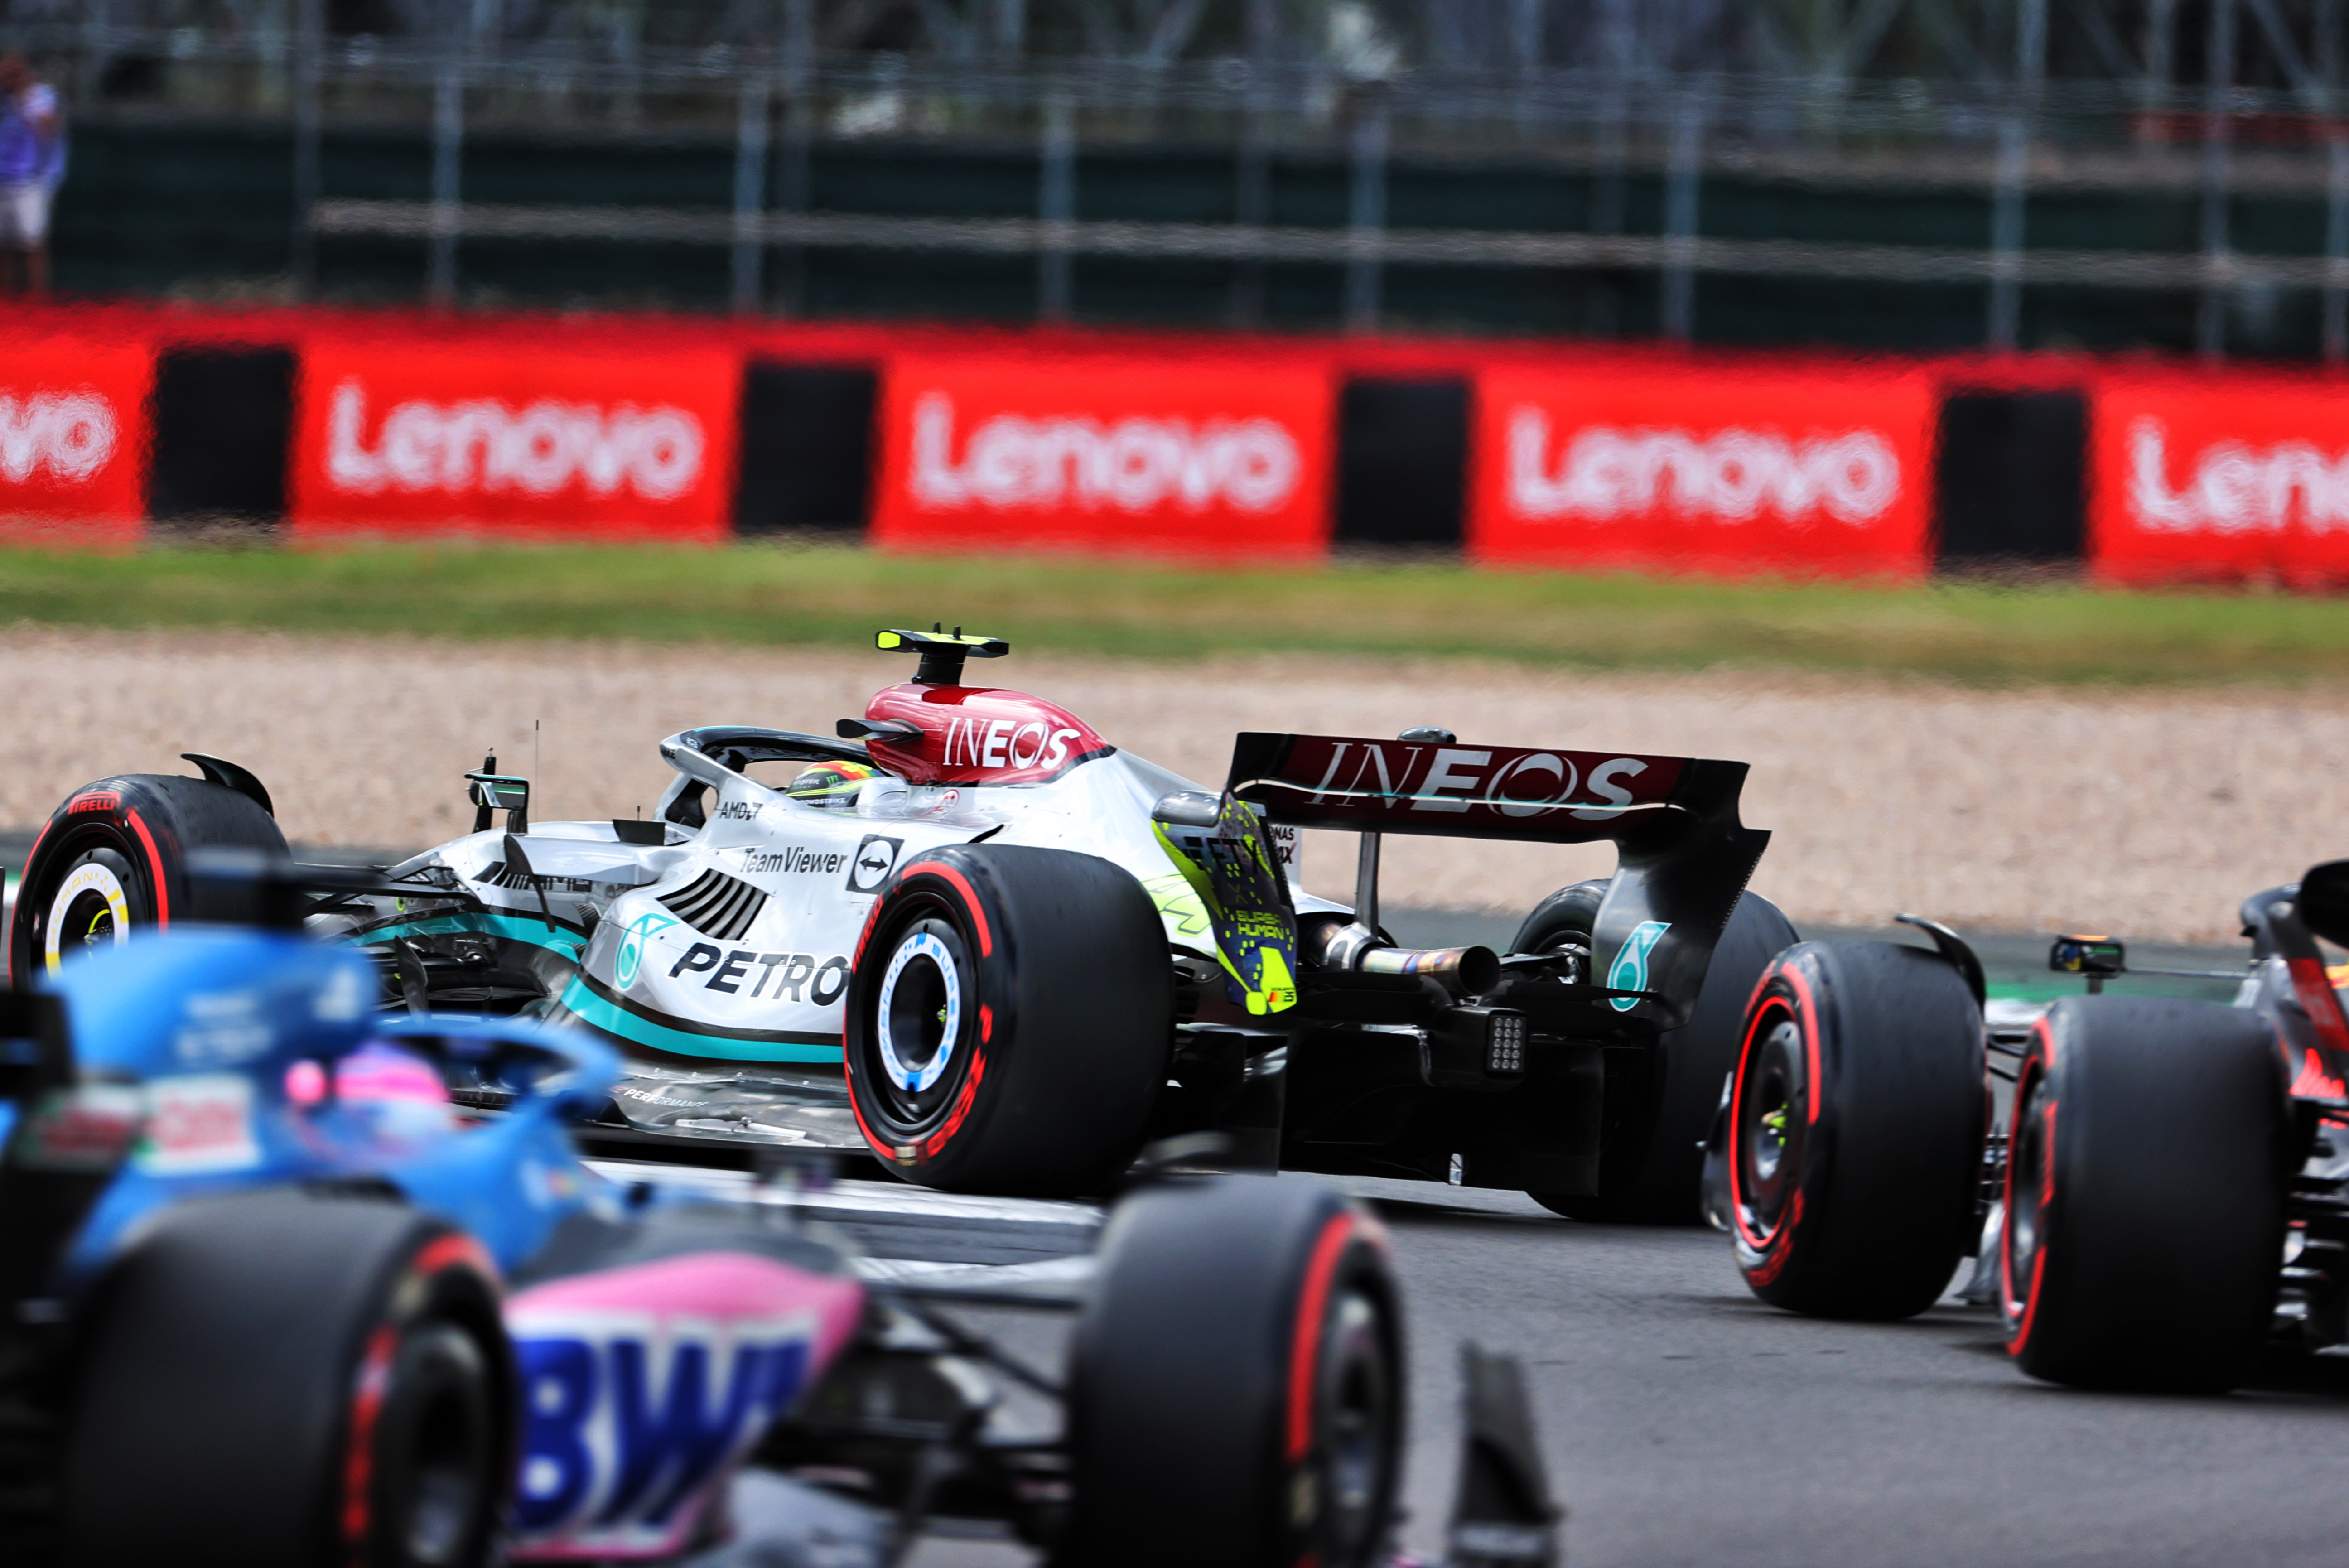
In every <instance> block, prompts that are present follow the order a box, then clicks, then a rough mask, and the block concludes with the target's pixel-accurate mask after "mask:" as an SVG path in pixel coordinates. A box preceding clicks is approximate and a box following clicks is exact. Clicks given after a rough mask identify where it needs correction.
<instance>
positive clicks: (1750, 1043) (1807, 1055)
mask: <svg viewBox="0 0 2349 1568" xmlns="http://www.w3.org/2000/svg"><path fill="white" fill-rule="evenodd" d="M1781 976H1784V977H1785V981H1786V984H1787V989H1789V990H1791V991H1792V992H1794V993H1795V1002H1796V1006H1795V1007H1792V1008H1788V1009H1787V1012H1788V1013H1789V1014H1790V1015H1791V1016H1793V1017H1794V1019H1795V1023H1796V1024H1797V1025H1798V1026H1799V1027H1800V1028H1801V1029H1802V1031H1803V1057H1804V1064H1805V1072H1806V1082H1805V1084H1804V1085H1803V1099H1804V1101H1805V1106H1804V1116H1803V1121H1804V1125H1806V1126H1816V1124H1817V1122H1818V1119H1819V1017H1818V1009H1817V1008H1816V1006H1814V1005H1813V1003H1812V1002H1811V987H1810V983H1809V982H1808V981H1806V980H1805V979H1804V978H1803V977H1802V974H1801V973H1800V971H1796V970H1794V969H1791V968H1781V967H1780V966H1779V965H1777V964H1775V963H1773V964H1772V965H1771V966H1770V967H1769V968H1768V969H1766V970H1764V971H1762V981H1761V984H1759V985H1757V986H1755V987H1754V996H1755V998H1756V999H1759V998H1760V996H1761V995H1762V992H1763V991H1764V989H1765V988H1766V987H1767V986H1768V985H1769V983H1770V982H1771V981H1773V980H1776V979H1778V978H1780V977H1781ZM1780 1005H1781V1006H1784V1005H1785V1004H1784V1003H1781V1004H1780ZM1746 1011H1747V1012H1754V1004H1753V1003H1752V1002H1748V1003H1746ZM1768 1016H1769V1014H1768V1013H1767V1012H1754V1017H1753V1021H1752V1022H1751V1023H1748V1024H1747V1025H1746V1026H1745V1040H1744V1044H1742V1045H1740V1046H1739V1047H1738V1050H1737V1076H1736V1077H1735V1078H1733V1079H1732V1080H1731V1083H1732V1085H1733V1087H1732V1088H1731V1090H1730V1096H1729V1154H1730V1159H1729V1220H1730V1223H1731V1224H1733V1225H1734V1226H1736V1227H1737V1234H1738V1237H1739V1239H1740V1240H1741V1241H1744V1243H1745V1244H1746V1245H1747V1246H1749V1247H1751V1248H1753V1249H1754V1251H1757V1252H1767V1251H1770V1249H1771V1247H1772V1246H1773V1245H1775V1243H1776V1242H1778V1241H1782V1240H1784V1239H1785V1236H1786V1235H1787V1233H1788V1232H1789V1231H1792V1230H1793V1229H1794V1228H1795V1221H1796V1220H1800V1219H1801V1218H1802V1216H1803V1191H1802V1185H1801V1181H1800V1176H1801V1172H1799V1171H1797V1172H1796V1173H1795V1175H1796V1178H1797V1180H1796V1183H1795V1194H1794V1197H1793V1198H1792V1199H1791V1200H1789V1202H1788V1203H1787V1205H1786V1212H1785V1214H1784V1215H1783V1216H1781V1217H1780V1219H1779V1220H1778V1223H1776V1224H1775V1225H1773V1226H1772V1227H1771V1228H1770V1231H1769V1234H1768V1235H1766V1236H1756V1235H1755V1234H1754V1232H1753V1231H1751V1230H1749V1229H1747V1227H1746V1224H1745V1196H1744V1191H1743V1190H1742V1189H1741V1185H1740V1183H1739V1180H1738V1172H1739V1169H1740V1167H1741V1163H1742V1162H1741V1161H1740V1160H1739V1159H1738V1158H1737V1156H1738V1153H1739V1150H1740V1147H1741V1146H1742V1145H1743V1143H1744V1126H1745V1122H1744V1117H1743V1116H1741V1115H1740V1114H1739V1113H1740V1111H1741V1109H1742V1108H1743V1107H1744V1104H1745V1063H1746V1059H1747V1058H1748V1057H1749V1056H1751V1055H1752V1054H1753V1052H1754V1041H1755V1040H1756V1039H1758V1038H1759V1037H1760V1035H1761V1033H1762V1024H1763V1023H1764V1020H1765V1019H1767V1018H1768ZM1784 1267H1785V1258H1784V1257H1783V1256H1781V1257H1779V1258H1777V1259H1775V1260H1773V1261H1772V1262H1768V1263H1766V1264H1764V1266H1763V1267H1762V1269H1761V1270H1760V1271H1759V1272H1757V1273H1756V1274H1755V1276H1754V1278H1755V1282H1757V1283H1760V1284H1765V1285H1766V1284H1768V1283H1769V1282H1771V1281H1772V1280H1774V1279H1775V1278H1776V1277H1777V1275H1778V1271H1779V1270H1780V1269H1782V1268H1784Z"/></svg>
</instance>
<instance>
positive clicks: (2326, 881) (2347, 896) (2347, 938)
mask: <svg viewBox="0 0 2349 1568" xmlns="http://www.w3.org/2000/svg"><path fill="white" fill-rule="evenodd" d="M2300 923H2301V924H2302V925H2303V926H2306V927H2307V928H2308V929H2310V930H2312V931H2314V932H2315V933H2316V934H2317V935H2318V936H2320V937H2323V939H2324V940H2326V941H2328V942H2332V943H2334V944H2336V945H2337V946H2340V947H2349V860H2328V861H2326V862H2325V863H2324V864H2323V865H2322V866H2312V867H2309V868H2308V870H2307V872H2306V873H2305V874H2303V875H2302V877H2301V879H2300Z"/></svg>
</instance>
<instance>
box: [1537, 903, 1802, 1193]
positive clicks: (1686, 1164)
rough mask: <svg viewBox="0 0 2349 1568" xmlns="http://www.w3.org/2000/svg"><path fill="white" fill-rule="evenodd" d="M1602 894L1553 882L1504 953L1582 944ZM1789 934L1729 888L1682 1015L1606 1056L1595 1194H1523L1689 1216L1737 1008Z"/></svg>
mask: <svg viewBox="0 0 2349 1568" xmlns="http://www.w3.org/2000/svg"><path fill="white" fill-rule="evenodd" d="M1606 896H1607V884H1606V883H1605V882H1578V883H1577V884H1575V885H1574V886H1573V887H1571V888H1560V889H1559V890H1558V891H1557V892H1555V893H1553V894H1551V895H1550V896H1549V897H1548V898H1545V899H1543V900H1542V901H1541V903H1540V904H1539V905H1537V906H1536V908H1535V909H1534V912H1533V913H1532V914H1531V915H1529V916H1527V917H1526V923H1525V925H1524V926H1523V927H1522V928H1521V929H1519V930H1518V932H1517V936H1516V940H1515V941H1514V942H1512V943H1511V944H1510V950H1511V951H1512V952H1520V953H1537V952H1549V951H1552V950H1556V949H1557V947H1559V946H1560V945H1561V944H1563V943H1567V942H1573V943H1575V944H1577V945H1578V946H1580V947H1582V948H1583V949H1585V950H1588V947H1589V945H1590V927H1591V922H1592V921H1593V920H1594V919H1597V917H1598V914H1599V900H1600V899H1602V898H1605V897H1606ZM1798 940H1801V939H1800V938H1798V937H1797V936H1796V935H1795V928H1794V926H1793V925H1792V924H1791V923H1789V922H1788V920H1787V919H1786V917H1785V915H1783V914H1780V913H1779V912H1778V907H1777V906H1776V905H1775V904H1773V903H1771V902H1770V900H1769V899H1767V898H1763V897H1762V896H1761V895H1759V894H1757V893H1746V894H1743V895H1741V896H1740V897H1739V898H1738V900H1737V904H1736V907H1735V908H1734V909H1732V910H1731V911H1730V914H1729V923H1728V925H1727V926H1726V927H1725V928H1724V929H1723V931H1722V933H1721V940H1720V941H1719V942H1718V943H1716V944H1715V945H1714V947H1713V962H1712V964H1711V966H1710V967H1708V968H1707V969H1706V971H1705V974H1704V985H1703V986H1702V989H1700V990H1699V991H1698V992H1697V998H1696V1006H1695V1007H1694V1008H1693V1009H1692V1010H1691V1012H1690V1013H1689V1020H1688V1022H1687V1023H1683V1024H1682V1025H1681V1026H1680V1027H1679V1028H1678V1029H1672V1030H1667V1031H1666V1032H1665V1033H1662V1034H1661V1035H1660V1036H1658V1037H1657V1040H1656V1043H1655V1045H1654V1047H1653V1049H1651V1050H1648V1051H1643V1052H1630V1051H1609V1052H1608V1053H1607V1054H1606V1074H1607V1077H1606V1086H1605V1090H1604V1098H1603V1101H1602V1114H1603V1116H1604V1117H1605V1121H1604V1125H1603V1128H1602V1131H1601V1134H1600V1137H1601V1142H1600V1145H1599V1190H1598V1191H1597V1192H1595V1193H1581V1194H1572V1193H1557V1192H1536V1193H1532V1194H1529V1196H1530V1197H1531V1198H1532V1199H1534V1200H1535V1201H1536V1202H1537V1203H1539V1204H1541V1205H1542V1206H1543V1207H1544V1208H1547V1209H1548V1210H1551V1211H1553V1212H1554V1213H1558V1214H1564V1215H1566V1216H1568V1218H1570V1219H1575V1220H1595V1221H1599V1222H1602V1223H1611V1224H1626V1223H1632V1224H1658V1225H1693V1224H1696V1223H1698V1222H1699V1221H1700V1220H1702V1218H1703V1216H1702V1212H1701V1210H1700V1206H1699V1193H1698V1188H1699V1185H1700V1183H1701V1181H1702V1178H1703V1174H1704V1149H1703V1147H1702V1145H1703V1143H1704V1138H1705V1134H1706V1133H1707V1132H1708V1131H1709V1130H1710V1129H1711V1127H1712V1126H1713V1112H1714V1111H1715V1110H1716V1109H1717V1108H1718V1107H1719V1106H1720V1104H1721V1081H1722V1079H1723V1077H1724V1076H1725V1075H1727V1074H1728V1072H1729V1069H1730V1067H1731V1065H1732V1064H1733V1063H1734V1062H1735V1061H1736V1059H1737V1043H1738V1040H1739V1037H1740V1035H1739V1031H1740V1029H1741V1027H1742V1025H1743V1024H1744V1018H1745V1003H1746V1002H1747V1001H1748V999H1750V998H1751V997H1752V996H1753V994H1754V983H1755V981H1758V980H1759V979H1760V978H1761V975H1762V971H1764V969H1766V968H1767V967H1768V966H1769V963H1770V961H1771V960H1772V959H1774V958H1775V957H1777V955H1778V954H1779V953H1781V952H1783V951H1785V950H1786V949H1788V948H1790V947H1793V946H1794V945H1795V942H1796V941H1798Z"/></svg>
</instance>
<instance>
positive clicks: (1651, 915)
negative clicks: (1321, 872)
mask: <svg viewBox="0 0 2349 1568" xmlns="http://www.w3.org/2000/svg"><path fill="white" fill-rule="evenodd" d="M1745 773H1746V766H1745V764H1744V763H1733V762H1722V761H1718V760H1714V759H1711V758H1704V757H1654V756H1640V755H1634V754H1630V753H1617V752H1570V751H1541V750H1537V749H1534V748H1531V747H1524V746H1484V745H1463V744H1459V743H1457V742H1433V741H1374V740H1368V739H1364V738H1362V737H1360V736H1348V735H1274V734H1264V733H1260V732H1247V733H1243V734H1241V735H1240V736H1238V737H1237V741H1236V742H1235V743H1234V746H1233V749H1232V770H1231V776H1230V779H1229V782H1228V784H1227V785H1226V787H1227V788H1229V789H1230V790H1231V791H1232V792H1233V793H1234V794H1237V796H1238V797H1239V798H1240V799H1242V800H1244V801H1247V802H1249V803H1251V804H1253V805H1257V806H1259V807H1261V808H1262V809H1263V811H1264V813H1265V815H1266V816H1267V817H1268V818H1269V819H1270V820H1272V821H1274V822H1277V823H1281V824H1285V825H1290V826H1299V827H1318V828H1332V829H1336V830H1339V831H1341V832H1353V833H1416V834H1434V835H1440V836H1445V837H1454V838H1498V839H1516V840H1524V841H1529V842H1535V843H1546V844H1588V843H1592V842H1595V841H1597V840H1600V839H1611V840H1612V841H1614V843H1615V845H1616V850H1617V855H1618V857H1619V868H1618V869H1617V871H1616V875H1615V879H1614V882H1613V883H1612V885H1611V886H1610V887H1609V888H1608V892H1607V898H1606V901H1605V902H1604V903H1602V904H1601V905H1600V906H1599V916H1598V919H1597V921H1596V923H1595V926H1594V929H1592V932H1591V959H1592V964H1593V968H1594V970H1595V974H1594V978H1595V979H1597V980H1598V981H1600V982H1601V983H1602V984H1605V985H1607V986H1609V987H1610V988H1611V989H1614V990H1616V991H1619V992H1640V993H1643V996H1642V998H1641V999H1640V1000H1636V1001H1634V1000H1631V999H1629V998H1625V997H1618V998H1616V999H1615V1001H1614V1002H1613V1006H1614V1007H1615V1009H1616V1011H1618V1012H1626V1013H1633V1014H1636V1015H1639V1016H1643V1017H1646V1018H1649V1019H1651V1020H1652V1021H1654V1022H1655V1023H1659V1024H1661V1025H1663V1026H1665V1027H1668V1028H1669V1027H1671V1026H1672V1025H1674V1024H1677V1023H1682V1021H1683V1020H1685V1018H1686V1017H1687V1015H1688V1010H1689V1009H1690V1008H1691V1007H1692V1006H1693V1005H1694V1003H1695V1001H1696V994H1697V990H1698V988H1699V987H1700V986H1701V985H1702V983H1703V981H1704V971H1705V969H1706V966H1707V965H1708V964H1710V963H1711V961H1712V959H1713V943H1714V942H1715V940H1718V939H1719V937H1720V935H1721V931H1722V928H1723V926H1724V925H1725V924H1726V923H1727V922H1728V919H1729V912H1730V910H1731V909H1733V908H1734V907H1735V905H1736V903H1737V896H1738V894H1740V893H1741V892H1743V891H1744V888H1745V884H1746V882H1747V880H1748V879H1749V878H1751V877H1753V875H1754V866H1755V865H1756V864H1757V863H1759V862H1760V860H1761V858H1762V851H1763V849H1764V847H1765V846H1767V845H1768V844H1769V842H1770V835H1769V834H1768V833H1767V832H1765V831H1764V830H1762V829H1760V828H1754V827H1747V826H1744V824H1743V823H1741V822H1740V821H1739V820H1738V815H1737V803H1738V795H1739V793H1740V792H1741V791H1742V790H1743V789H1744V785H1745Z"/></svg>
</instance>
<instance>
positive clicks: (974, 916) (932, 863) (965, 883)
mask: <svg viewBox="0 0 2349 1568" xmlns="http://www.w3.org/2000/svg"><path fill="white" fill-rule="evenodd" d="M916 869H917V870H918V871H921V872H926V873H927V874H928V875H930V876H932V877H940V878H942V879H943V880H945V881H947V882H950V883H952V884H953V885H954V886H955V888H956V889H957V891H959V892H960V893H961V894H962V901H963V908H964V909H968V911H969V912H970V923H971V926H972V927H973V929H976V930H977V931H978V956H979V957H981V958H993V957H994V956H995V939H994V938H993V937H991V936H989V935H988V929H987V911H986V910H985V909H981V908H980V907H979V903H978V889H977V888H973V887H972V886H971V885H970V881H969V878H968V877H965V876H964V875H963V874H962V873H961V872H959V871H957V870H956V869H955V868H954V867H951V866H948V865H946V864H944V863H943V862H940V861H936V860H925V861H922V862H919V863H918V865H917V867H916Z"/></svg>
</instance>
